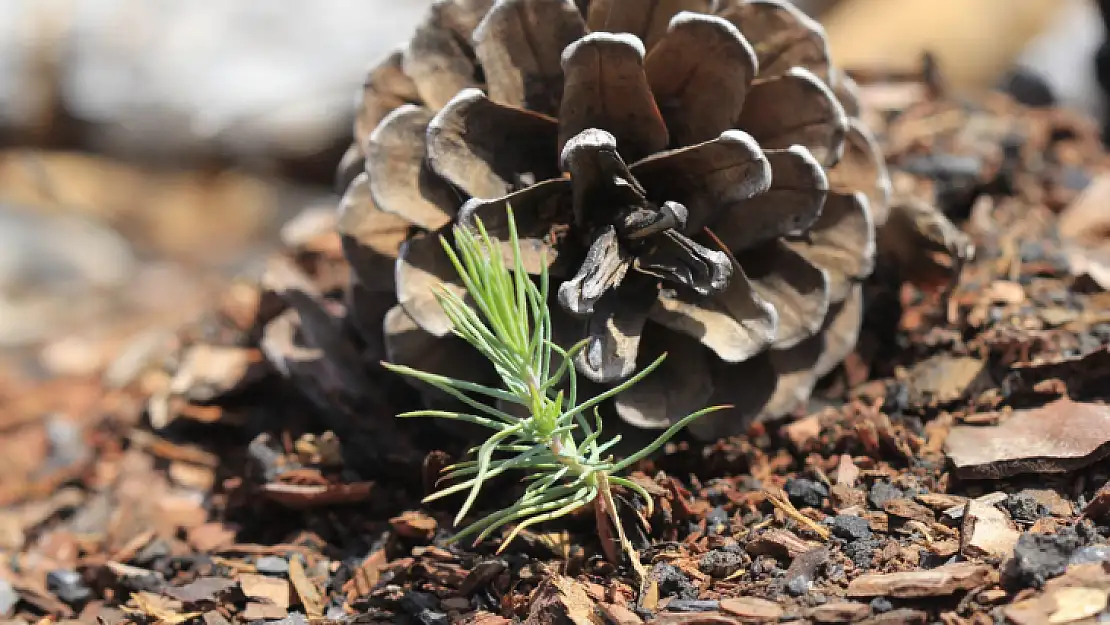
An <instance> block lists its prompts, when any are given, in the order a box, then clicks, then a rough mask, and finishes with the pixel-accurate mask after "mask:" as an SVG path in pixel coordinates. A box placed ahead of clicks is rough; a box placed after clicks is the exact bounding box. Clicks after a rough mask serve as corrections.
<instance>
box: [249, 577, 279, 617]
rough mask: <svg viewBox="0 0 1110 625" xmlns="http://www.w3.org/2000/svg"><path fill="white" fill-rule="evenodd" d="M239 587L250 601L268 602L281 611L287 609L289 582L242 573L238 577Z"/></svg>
mask: <svg viewBox="0 0 1110 625" xmlns="http://www.w3.org/2000/svg"><path fill="white" fill-rule="evenodd" d="M239 587H240V588H242V589H243V594H244V595H245V596H246V597H248V598H250V599H262V600H264V601H268V602H270V603H272V604H274V605H276V606H278V607H280V608H281V609H282V610H285V609H288V608H289V582H287V581H285V580H284V579H279V578H277V577H269V576H267V575H258V574H256V573H242V574H241V575H239ZM278 618H282V617H278Z"/></svg>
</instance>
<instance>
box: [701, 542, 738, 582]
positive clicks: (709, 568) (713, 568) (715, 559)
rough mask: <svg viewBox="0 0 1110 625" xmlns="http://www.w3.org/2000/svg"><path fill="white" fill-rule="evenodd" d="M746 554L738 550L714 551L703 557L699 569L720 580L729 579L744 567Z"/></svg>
mask: <svg viewBox="0 0 1110 625" xmlns="http://www.w3.org/2000/svg"><path fill="white" fill-rule="evenodd" d="M744 560H745V558H744V554H743V553H742V552H740V551H737V550H725V549H714V550H712V551H710V552H708V553H706V554H705V555H703V556H702V557H701V560H699V561H698V568H700V569H701V571H702V573H705V574H706V575H712V576H713V577H716V578H718V579H720V578H723V577H728V576H729V575H732V574H733V573H735V572H736V571H738V570H740V567H741V566H743V565H744Z"/></svg>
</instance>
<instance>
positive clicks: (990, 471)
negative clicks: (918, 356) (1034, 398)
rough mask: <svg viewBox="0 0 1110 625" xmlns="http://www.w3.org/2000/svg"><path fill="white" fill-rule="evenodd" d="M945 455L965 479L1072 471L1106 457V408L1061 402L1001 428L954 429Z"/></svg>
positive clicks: (1109, 417) (1109, 418)
mask: <svg viewBox="0 0 1110 625" xmlns="http://www.w3.org/2000/svg"><path fill="white" fill-rule="evenodd" d="M945 453H946V454H947V455H948V457H949V459H950V460H951V461H952V464H953V465H954V467H955V469H956V473H957V474H958V475H960V476H962V477H969V478H1001V477H1009V476H1013V475H1017V474H1019V473H1058V472H1064V471H1071V470H1075V469H1078V468H1081V467H1084V466H1087V465H1089V464H1091V463H1092V462H1095V461H1097V460H1099V459H1101V458H1103V457H1105V456H1106V455H1107V454H1110V407H1107V406H1104V405H1101V404H1089V403H1081V402H1075V401H1072V400H1070V399H1059V400H1056V401H1054V402H1052V403H1050V404H1048V405H1046V406H1044V407H1043V408H1038V409H1032V410H1019V411H1015V412H1014V413H1013V414H1012V415H1009V416H1008V417H1006V418H1005V420H1004V421H1002V423H1000V424H999V425H993V426H985V427H977V426H956V427H955V428H952V432H951V433H950V434H949V435H948V440H947V441H946V443H945Z"/></svg>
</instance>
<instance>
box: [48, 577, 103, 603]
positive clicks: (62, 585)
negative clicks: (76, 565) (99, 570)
mask: <svg viewBox="0 0 1110 625" xmlns="http://www.w3.org/2000/svg"><path fill="white" fill-rule="evenodd" d="M46 589H47V590H49V591H50V592H52V593H54V595H55V596H56V597H58V599H60V600H61V601H62V603H65V604H68V605H70V606H79V605H82V604H84V603H85V602H86V601H88V600H89V597H91V596H92V591H91V590H89V588H88V586H85V583H84V582H83V581H82V580H81V575H80V574H79V573H78V572H77V571H74V570H71V569H56V570H53V571H50V572H49V573H47V574H46Z"/></svg>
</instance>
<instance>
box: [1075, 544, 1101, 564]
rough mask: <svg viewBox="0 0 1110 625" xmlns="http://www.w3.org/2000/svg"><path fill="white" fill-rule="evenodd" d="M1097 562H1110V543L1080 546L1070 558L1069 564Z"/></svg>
mask: <svg viewBox="0 0 1110 625" xmlns="http://www.w3.org/2000/svg"><path fill="white" fill-rule="evenodd" d="M1095 562H1110V545H1090V546H1089V547H1080V548H1079V549H1078V550H1077V551H1076V552H1075V553H1073V554H1071V557H1070V558H1068V565H1069V566H1070V565H1072V564H1093V563H1095Z"/></svg>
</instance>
